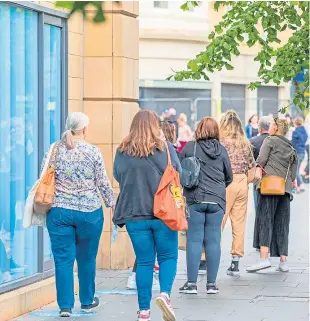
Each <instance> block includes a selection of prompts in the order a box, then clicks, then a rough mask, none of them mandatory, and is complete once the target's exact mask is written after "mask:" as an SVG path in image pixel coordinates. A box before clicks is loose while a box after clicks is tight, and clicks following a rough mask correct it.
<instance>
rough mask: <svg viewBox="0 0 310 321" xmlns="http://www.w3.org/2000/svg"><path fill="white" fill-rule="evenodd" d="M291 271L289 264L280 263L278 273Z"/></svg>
mask: <svg viewBox="0 0 310 321" xmlns="http://www.w3.org/2000/svg"><path fill="white" fill-rule="evenodd" d="M289 270H290V269H289V267H288V265H287V263H285V264H281V263H280V264H279V266H278V267H277V269H276V271H278V272H288V271H289Z"/></svg>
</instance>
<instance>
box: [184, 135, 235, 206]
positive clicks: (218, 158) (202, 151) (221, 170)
mask: <svg viewBox="0 0 310 321" xmlns="http://www.w3.org/2000/svg"><path fill="white" fill-rule="evenodd" d="M194 145H195V142H189V143H187V144H186V145H185V147H184V148H183V150H182V152H181V155H180V161H181V162H182V160H183V159H184V158H187V157H191V156H193V155H194ZM196 157H197V158H198V159H199V161H200V166H201V168H200V173H199V184H198V186H197V187H196V188H191V189H188V188H184V196H185V197H186V200H187V202H188V204H193V203H204V202H212V203H217V204H219V205H220V206H221V208H222V209H223V210H224V211H225V207H226V187H227V186H228V185H229V184H230V183H231V182H232V180H233V173H232V170H231V165H230V160H229V156H228V153H227V151H226V148H225V147H224V146H223V145H221V144H220V142H219V141H218V140H216V139H210V140H199V141H198V142H197V150H196Z"/></svg>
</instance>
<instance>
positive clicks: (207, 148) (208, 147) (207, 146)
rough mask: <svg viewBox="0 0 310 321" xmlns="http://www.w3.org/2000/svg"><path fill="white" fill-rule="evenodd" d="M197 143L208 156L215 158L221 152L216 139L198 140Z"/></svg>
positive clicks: (219, 144)
mask: <svg viewBox="0 0 310 321" xmlns="http://www.w3.org/2000/svg"><path fill="white" fill-rule="evenodd" d="M198 144H199V146H200V147H201V149H202V150H203V151H204V152H205V153H206V154H207V155H208V156H209V157H210V158H213V159H216V158H218V157H219V156H220V155H221V153H222V145H221V143H220V142H219V141H218V140H216V139H208V140H199V141H198Z"/></svg>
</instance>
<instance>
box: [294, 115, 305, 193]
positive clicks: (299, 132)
mask: <svg viewBox="0 0 310 321" xmlns="http://www.w3.org/2000/svg"><path fill="white" fill-rule="evenodd" d="M303 123H304V120H303V119H302V118H301V117H297V118H296V119H295V120H294V125H295V130H294V132H293V137H292V144H293V147H294V148H295V150H296V152H297V156H298V165H297V193H299V192H304V191H305V188H304V185H303V179H302V176H301V173H300V166H301V164H302V162H303V160H304V158H305V154H306V142H307V140H308V134H307V132H306V129H305V127H304V126H303Z"/></svg>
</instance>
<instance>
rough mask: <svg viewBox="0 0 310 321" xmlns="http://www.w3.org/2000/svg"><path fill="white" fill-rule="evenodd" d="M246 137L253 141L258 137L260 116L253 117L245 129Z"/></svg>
mask: <svg viewBox="0 0 310 321" xmlns="http://www.w3.org/2000/svg"><path fill="white" fill-rule="evenodd" d="M245 133H246V137H247V138H248V139H251V138H253V137H255V136H257V135H258V116H257V115H252V116H251V117H250V119H249V121H248V124H247V126H246V127H245Z"/></svg>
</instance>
